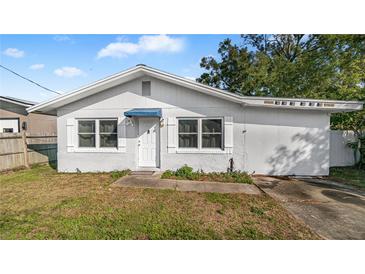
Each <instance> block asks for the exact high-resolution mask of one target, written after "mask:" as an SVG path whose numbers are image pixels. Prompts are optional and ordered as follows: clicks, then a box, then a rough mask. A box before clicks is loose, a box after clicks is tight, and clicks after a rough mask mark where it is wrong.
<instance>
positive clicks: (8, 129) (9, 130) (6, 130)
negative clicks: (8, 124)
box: [3, 128, 14, 133]
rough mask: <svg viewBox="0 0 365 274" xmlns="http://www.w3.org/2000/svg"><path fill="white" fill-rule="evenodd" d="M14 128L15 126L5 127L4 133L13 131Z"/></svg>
mask: <svg viewBox="0 0 365 274" xmlns="http://www.w3.org/2000/svg"><path fill="white" fill-rule="evenodd" d="M13 132H14V129H13V128H3V133H13Z"/></svg>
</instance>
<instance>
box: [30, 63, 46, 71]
mask: <svg viewBox="0 0 365 274" xmlns="http://www.w3.org/2000/svg"><path fill="white" fill-rule="evenodd" d="M29 68H30V69H32V70H39V69H43V68H44V64H34V65H31V66H30V67H29Z"/></svg>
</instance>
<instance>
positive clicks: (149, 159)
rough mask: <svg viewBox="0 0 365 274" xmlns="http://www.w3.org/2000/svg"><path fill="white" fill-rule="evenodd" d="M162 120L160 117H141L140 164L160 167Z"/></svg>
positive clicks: (141, 165)
mask: <svg viewBox="0 0 365 274" xmlns="http://www.w3.org/2000/svg"><path fill="white" fill-rule="evenodd" d="M159 136H160V122H159V119H158V118H140V119H139V138H138V165H139V166H140V167H158V164H159V156H160V155H159Z"/></svg>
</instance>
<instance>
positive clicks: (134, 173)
mask: <svg viewBox="0 0 365 274" xmlns="http://www.w3.org/2000/svg"><path fill="white" fill-rule="evenodd" d="M154 173H155V172H154V171H147V170H136V171H132V172H131V175H147V176H150V175H153V174H154Z"/></svg>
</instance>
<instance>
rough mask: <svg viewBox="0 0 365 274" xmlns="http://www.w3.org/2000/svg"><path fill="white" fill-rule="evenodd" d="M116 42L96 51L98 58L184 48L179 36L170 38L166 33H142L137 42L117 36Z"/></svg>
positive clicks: (174, 50) (177, 50)
mask: <svg viewBox="0 0 365 274" xmlns="http://www.w3.org/2000/svg"><path fill="white" fill-rule="evenodd" d="M117 41H118V42H115V43H110V44H109V45H107V46H106V47H105V48H102V49H101V50H100V51H99V52H98V58H103V57H116V58H121V57H126V56H128V55H132V54H137V53H140V52H173V53H174V52H179V51H181V50H183V48H184V41H183V39H181V38H172V37H170V36H168V35H165V34H161V35H143V36H141V37H140V38H139V39H138V42H137V43H131V42H126V41H125V40H124V39H121V38H119V37H118V38H117Z"/></svg>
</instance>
